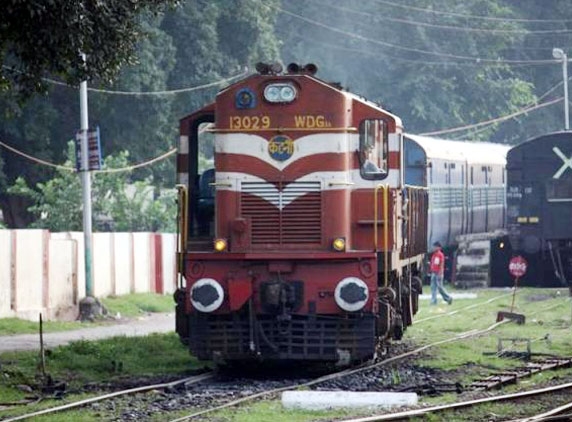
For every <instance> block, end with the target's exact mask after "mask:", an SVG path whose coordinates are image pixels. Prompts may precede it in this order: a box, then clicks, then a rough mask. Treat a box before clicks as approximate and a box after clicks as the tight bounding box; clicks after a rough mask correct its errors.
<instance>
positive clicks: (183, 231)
mask: <svg viewBox="0 0 572 422" xmlns="http://www.w3.org/2000/svg"><path fill="white" fill-rule="evenodd" d="M176 188H177V193H178V207H177V215H178V221H177V272H178V274H179V277H181V276H182V274H183V259H184V252H185V250H186V249H187V239H188V235H189V191H188V189H187V186H185V185H177V186H176Z"/></svg>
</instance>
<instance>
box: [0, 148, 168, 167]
mask: <svg viewBox="0 0 572 422" xmlns="http://www.w3.org/2000/svg"><path fill="white" fill-rule="evenodd" d="M0 146H3V147H4V148H6V149H7V150H9V151H12V152H13V153H14V154H17V155H20V156H21V157H24V158H26V159H27V160H30V161H32V162H34V163H36V164H40V165H43V166H46V167H52V168H55V169H58V170H65V171H76V169H75V168H74V167H68V166H62V165H59V164H54V163H50V162H49V161H46V160H42V159H41V158H37V157H34V156H32V155H29V154H26V153H25V152H23V151H20V150H19V149H16V148H14V147H12V146H10V145H8V144H6V143H4V142H2V141H0ZM176 152H177V148H172V149H170V150H169V151H167V152H165V153H163V154H161V155H159V156H157V157H155V158H152V159H150V160H147V161H144V162H141V163H137V164H133V165H130V166H126V167H121V168H109V169H102V170H95V171H94V173H120V172H125V171H132V170H135V169H138V168H141V167H146V166H149V165H151V164H154V163H156V162H158V161H161V160H164V159H165V158H167V157H169V156H171V155H173V154H175V153H176Z"/></svg>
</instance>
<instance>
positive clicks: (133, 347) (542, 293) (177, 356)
mask: <svg viewBox="0 0 572 422" xmlns="http://www.w3.org/2000/svg"><path fill="white" fill-rule="evenodd" d="M463 292H465V291H463ZM558 292H559V291H558V290H557V289H520V290H519V291H518V294H517V297H516V308H515V312H520V313H524V314H525V315H526V317H527V320H526V324H525V325H516V324H515V323H512V322H507V323H505V324H501V325H500V326H498V327H497V328H496V329H494V330H493V331H491V332H489V333H487V334H484V335H480V336H477V337H474V338H469V339H465V340H460V341H457V342H452V343H447V344H442V345H439V346H436V347H433V348H431V349H428V350H426V351H424V352H423V353H422V354H420V355H419V356H418V357H417V358H416V364H417V365H419V366H426V367H430V368H433V369H436V370H439V371H443V372H444V374H446V375H447V377H448V378H450V379H452V380H457V381H460V382H462V383H463V384H468V383H470V382H471V381H472V380H474V379H476V378H480V377H484V376H487V375H490V374H491V373H493V372H496V371H499V370H502V369H509V368H511V367H514V366H521V365H522V361H517V360H513V359H505V358H499V357H497V356H494V355H492V356H489V355H483V353H484V352H495V351H496V348H497V338H498V336H502V337H503V338H513V337H520V338H529V339H531V340H532V351H533V352H542V353H552V354H558V355H563V356H564V355H569V351H570V350H571V346H572V338H570V336H569V330H570V301H569V300H568V298H567V297H566V293H567V292H566V291H565V290H560V293H561V294H560V295H559V294H558ZM476 293H477V295H478V299H476V300H461V299H458V300H456V301H455V302H454V303H453V305H452V306H448V305H439V306H429V304H428V301H422V302H421V308H420V312H419V314H418V315H417V317H416V321H418V322H417V323H416V324H414V325H413V326H412V327H410V328H409V329H408V330H407V332H406V337H405V340H406V341H412V342H414V343H416V344H419V345H421V344H427V343H430V342H434V341H437V340H442V339H445V338H447V337H450V336H451V335H457V334H459V333H461V332H465V331H468V330H471V329H473V330H482V329H485V328H487V327H489V326H491V325H492V324H494V322H495V321H496V314H497V312H498V311H499V310H508V309H509V308H510V303H511V300H512V298H511V296H510V293H509V291H508V290H481V291H477V292H476ZM120 299H121V298H111V299H108V301H107V302H106V306H109V307H110V308H111V309H114V310H116V311H117V310H119V309H122V310H121V311H119V312H128V311H127V310H126V309H137V310H138V309H142V308H147V309H149V308H148V307H150V306H157V307H159V308H160V309H161V310H165V308H161V307H162V306H167V302H163V298H162V297H147V295H131V296H129V297H128V300H123V301H122V302H121V303H119V302H118V301H119V300H120ZM169 299H170V298H169ZM491 299H494V300H491ZM119 304H120V306H119ZM475 304H476V305H477V306H474V305H475ZM169 306H170V305H169ZM469 306H470V307H471V308H470V309H466V308H467V307H469ZM131 307H132V308H131ZM442 315H444V316H442ZM434 316H442V317H440V318H435V319H426V318H431V317H434ZM425 319H426V320H425ZM547 335H548V336H547ZM506 345H507V346H506V347H509V348H514V349H515V350H519V351H521V350H524V349H525V344H514V345H513V344H511V343H510V342H507V343H506ZM167 350H168V353H166V352H165V351H167ZM0 362H1V363H2V370H3V373H4V374H5V376H4V377H3V378H2V380H1V381H0V401H15V400H19V399H22V398H23V397H24V396H25V393H22V392H21V391H19V390H18V389H17V388H16V386H17V385H21V384H24V385H30V384H34V383H35V382H36V374H37V372H38V369H37V365H38V355H37V352H26V353H8V354H3V355H1V356H0ZM46 363H47V371H48V372H49V373H50V374H51V375H52V376H53V377H54V379H56V380H65V381H66V382H67V383H68V384H69V386H70V389H73V387H74V386H80V385H85V384H86V383H89V382H96V383H97V382H106V381H119V380H121V379H126V378H129V377H154V376H159V375H161V376H164V375H168V374H172V375H173V376H181V377H182V376H184V374H187V373H188V372H189V370H191V369H193V368H198V367H200V366H201V364H200V363H199V362H197V361H196V360H195V359H193V358H192V357H189V355H188V351H187V349H186V348H185V347H183V346H181V345H180V343H179V340H178V338H177V336H176V335H175V334H167V335H152V336H149V337H146V338H123V337H119V338H114V339H109V340H104V341H97V342H85V341H80V342H75V343H73V344H71V345H69V346H65V347H58V348H55V349H53V350H50V351H49V352H48V353H47V357H46ZM571 375H572V369H567V370H558V371H545V372H543V373H541V374H538V375H535V376H533V377H531V378H527V379H524V380H522V381H521V383H520V384H519V385H518V386H508V387H505V388H504V391H505V392H507V393H508V392H511V391H515V390H517V389H520V388H523V387H524V386H526V387H527V388H534V387H538V386H539V385H541V384H543V383H545V382H548V381H550V380H551V379H553V378H554V377H558V376H561V377H563V376H567V377H569V376H571ZM393 378H394V379H395V382H399V374H398V373H395V374H393ZM81 397H83V396H74V395H70V396H67V397H66V399H65V400H66V401H73V400H77V399H79V398H81ZM457 400H458V397H457V396H456V395H455V394H451V393H449V394H445V395H442V396H439V397H423V398H422V402H423V403H426V404H429V405H436V404H443V403H449V402H453V401H457ZM49 404H53V402H50V401H46V403H41V404H38V405H34V406H29V407H26V409H19V410H17V411H16V410H13V411H5V412H0V417H5V416H6V415H8V414H10V415H13V414H14V415H15V414H16V412H23V411H24V410H26V411H29V410H31V409H39V408H42V407H47V406H48V405H49ZM118 406H119V407H118V408H120V406H121V404H119V405H118ZM540 408H541V404H539V403H538V402H536V401H534V400H531V401H529V400H527V401H526V403H524V402H523V403H519V404H518V406H517V407H515V405H514V404H510V403H499V404H487V405H485V406H479V407H475V408H473V409H469V410H463V411H461V412H457V413H451V414H448V415H450V418H449V420H465V421H470V420H478V419H482V418H483V417H484V416H491V415H493V414H496V415H501V416H506V417H510V416H518V415H524V414H525V412H527V413H533V412H534V411H538V410H539V409H540ZM189 412H190V410H189V411H187V412H181V411H178V412H173V413H172V414H169V415H168V416H169V418H176V417H178V416H183V415H184V414H187V413H189ZM369 413H371V412H369V411H353V410H335V411H298V410H295V411H294V410H286V409H283V408H282V405H281V403H280V401H279V400H278V399H272V400H259V401H254V402H252V403H246V404H244V405H242V406H240V407H236V408H230V409H225V410H222V411H219V412H216V413H213V414H212V415H209V417H208V418H209V420H210V419H211V418H212V419H213V420H225V421H232V422H242V421H249V422H250V421H267V420H270V419H271V420H273V421H276V422H279V421H308V420H316V421H317V420H332V419H340V418H348V417H351V416H359V415H364V414H369ZM483 415H484V416H483ZM98 417H99V418H100V417H101V415H100V414H99V413H97V412H95V411H94V410H83V411H81V410H79V411H74V412H69V413H68V412H65V413H62V414H57V415H52V416H46V417H43V418H41V419H39V420H42V421H60V420H70V421H71V420H74V418H75V420H78V419H81V420H88V421H89V420H96V419H98ZM441 417H442V415H432V416H427V417H425V418H419V419H418V420H442V419H440V418H441ZM448 417H449V416H448ZM164 419H165V414H161V415H157V417H156V420H157V421H158V420H164Z"/></svg>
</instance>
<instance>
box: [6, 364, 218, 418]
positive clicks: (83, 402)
mask: <svg viewBox="0 0 572 422" xmlns="http://www.w3.org/2000/svg"><path fill="white" fill-rule="evenodd" d="M213 376H214V373H213V372H207V373H205V374H201V375H195V376H193V377H188V378H183V379H180V380H177V381H171V382H166V383H161V384H153V385H144V386H141V387H135V388H129V389H127V390H121V391H115V392H113V393H108V394H103V395H101V396H97V397H90V398H88V399H84V400H79V401H76V402H72V403H68V404H64V405H62V406H56V407H50V408H48V409H43V410H38V411H37V412H32V413H26V414H25V415H20V416H15V417H13V418H9V419H3V421H4V422H13V421H20V420H24V419H28V418H34V417H36V416H40V415H46V414H48V413H55V412H59V411H62V410H69V409H73V408H76V407H82V406H85V405H88V404H91V403H96V402H99V401H103V400H107V399H111V398H114V397H118V396H125V395H128V394H134V393H142V392H145V391H149V390H158V389H163V388H170V387H174V386H177V385H180V384H196V383H198V382H201V381H206V380H208V379H210V378H212V377H213Z"/></svg>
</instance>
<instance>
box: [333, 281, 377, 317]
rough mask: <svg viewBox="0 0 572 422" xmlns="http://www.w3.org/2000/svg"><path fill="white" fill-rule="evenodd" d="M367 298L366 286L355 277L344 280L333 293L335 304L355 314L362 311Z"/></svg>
mask: <svg viewBox="0 0 572 422" xmlns="http://www.w3.org/2000/svg"><path fill="white" fill-rule="evenodd" d="M368 298H369V292H368V290H367V284H365V282H364V281H363V280H360V279H359V278H357V277H346V278H344V279H343V280H342V281H340V282H339V283H338V285H337V286H336V290H335V291H334V299H335V300H336V304H337V305H338V306H339V307H340V308H342V309H343V310H344V311H348V312H355V311H359V310H360V309H362V308H363V307H364V306H365V304H366V302H367V299H368Z"/></svg>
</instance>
